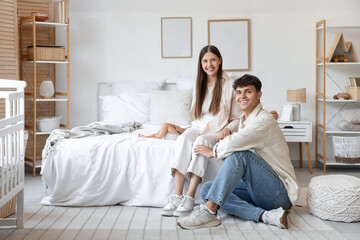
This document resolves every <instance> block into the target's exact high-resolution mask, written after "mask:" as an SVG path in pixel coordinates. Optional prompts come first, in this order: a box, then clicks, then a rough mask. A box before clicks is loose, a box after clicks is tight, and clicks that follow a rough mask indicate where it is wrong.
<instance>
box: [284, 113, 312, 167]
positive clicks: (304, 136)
mask: <svg viewBox="0 0 360 240" xmlns="http://www.w3.org/2000/svg"><path fill="white" fill-rule="evenodd" d="M278 124H279V127H280V129H281V131H282V132H283V134H284V137H285V140H286V142H298V143H299V152H300V167H301V168H302V167H303V159H302V143H305V146H306V152H307V157H308V161H309V171H310V173H312V166H311V158H310V148H309V142H312V122H310V121H307V120H301V121H291V122H283V121H281V122H278Z"/></svg>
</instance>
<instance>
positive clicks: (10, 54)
mask: <svg viewBox="0 0 360 240" xmlns="http://www.w3.org/2000/svg"><path fill="white" fill-rule="evenodd" d="M16 9H17V0H1V1H0V16H1V17H0V78H4V79H19V63H18V58H17V57H18V56H17V55H18V32H17V25H18V24H17V14H16ZM4 117H5V101H4V99H0V119H1V118H4Z"/></svg>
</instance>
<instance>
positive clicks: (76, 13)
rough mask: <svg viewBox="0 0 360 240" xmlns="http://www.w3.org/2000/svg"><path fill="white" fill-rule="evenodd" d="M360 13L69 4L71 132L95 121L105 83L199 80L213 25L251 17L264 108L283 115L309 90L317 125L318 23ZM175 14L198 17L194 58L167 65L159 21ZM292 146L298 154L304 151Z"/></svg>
mask: <svg viewBox="0 0 360 240" xmlns="http://www.w3.org/2000/svg"><path fill="white" fill-rule="evenodd" d="M359 10H360V1H358V0H344V1H338V0H317V1H314V0H302V1H289V0H273V1H268V0H252V1H249V0H224V1H214V0H206V1H205V0H196V1H192V0H182V1H178V0H177V1H174V0H152V1H148V0H137V1H135V0H134V1H125V0H120V1H118V0H102V1H98V0H74V1H70V22H71V30H70V47H71V48H70V50H71V71H70V73H71V107H70V112H71V115H70V116H71V117H70V119H71V126H72V127H74V126H78V125H84V124H87V123H89V122H92V121H95V120H96V88H97V82H99V81H113V80H132V81H139V80H154V79H164V78H166V79H170V80H171V79H173V78H174V77H175V76H176V75H181V76H195V75H196V70H197V69H196V68H197V58H198V53H199V51H200V49H201V48H202V47H203V46H205V45H207V20H209V19H236V18H249V19H250V38H251V40H250V42H251V44H250V45H251V71H250V72H249V73H251V74H254V75H256V76H258V77H259V78H260V79H261V80H262V82H263V98H262V103H263V105H264V107H265V108H266V109H268V110H277V111H278V112H280V109H281V105H282V104H284V103H286V89H287V88H303V87H305V88H306V89H307V102H306V103H305V104H302V117H304V118H307V119H309V120H311V121H312V122H314V121H315V23H316V22H317V21H319V20H321V19H324V18H326V19H327V22H328V24H334V25H345V24H348V25H359V23H360V14H359ZM177 16H178V17H192V19H193V58H191V59H162V58H161V36H160V32H161V28H160V18H161V17H177ZM355 47H356V49H357V52H358V55H359V56H360V46H355ZM224 61H226V59H224ZM242 74H244V72H235V73H234V76H241V75H242ZM290 147H291V148H292V149H293V150H294V151H293V152H296V151H297V147H298V145H297V144H292V145H290ZM311 149H312V152H313V151H314V145H313V144H312V146H311ZM293 154H294V153H293ZM312 155H313V154H312ZM292 158H293V159H296V158H297V159H298V157H297V154H296V155H294V156H292Z"/></svg>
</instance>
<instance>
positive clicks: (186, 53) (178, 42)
mask: <svg viewBox="0 0 360 240" xmlns="http://www.w3.org/2000/svg"><path fill="white" fill-rule="evenodd" d="M161 57H162V58H192V18H191V17H163V18H161Z"/></svg>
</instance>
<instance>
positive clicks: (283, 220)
mask: <svg viewBox="0 0 360 240" xmlns="http://www.w3.org/2000/svg"><path fill="white" fill-rule="evenodd" d="M262 220H263V222H264V223H266V224H271V225H275V226H278V227H279V228H285V229H286V228H288V223H287V216H286V211H285V210H284V209H283V208H282V207H279V208H277V209H274V210H270V211H265V212H264V214H263V216H262Z"/></svg>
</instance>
